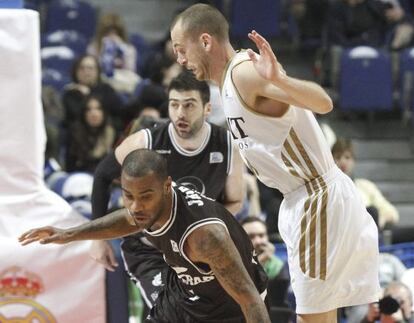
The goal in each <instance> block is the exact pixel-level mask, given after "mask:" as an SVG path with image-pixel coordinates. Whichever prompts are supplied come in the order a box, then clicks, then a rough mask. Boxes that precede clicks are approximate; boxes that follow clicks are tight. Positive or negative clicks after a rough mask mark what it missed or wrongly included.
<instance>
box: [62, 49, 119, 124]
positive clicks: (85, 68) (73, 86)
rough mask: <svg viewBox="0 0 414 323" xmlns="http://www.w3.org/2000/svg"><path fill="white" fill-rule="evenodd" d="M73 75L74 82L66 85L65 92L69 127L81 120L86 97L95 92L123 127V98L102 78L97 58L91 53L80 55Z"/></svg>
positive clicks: (73, 68)
mask: <svg viewBox="0 0 414 323" xmlns="http://www.w3.org/2000/svg"><path fill="white" fill-rule="evenodd" d="M71 76H72V83H70V84H68V85H66V86H65V91H64V93H63V106H64V109H65V124H66V126H67V127H68V128H69V127H70V126H71V125H72V124H73V123H74V122H75V121H77V120H80V117H81V114H82V110H83V105H84V100H85V98H86V97H87V96H88V95H90V94H94V95H98V96H100V97H101V98H102V103H103V106H104V109H105V110H106V111H108V113H109V115H110V116H111V118H112V121H113V122H114V125H115V126H116V127H117V128H121V129H122V128H123V124H122V122H121V111H122V109H121V108H122V103H121V99H120V98H119V96H118V94H117V93H116V92H115V90H114V89H113V88H112V87H111V86H110V85H109V84H107V83H105V82H103V81H102V80H101V70H100V67H99V64H98V61H97V59H96V58H95V57H93V56H91V55H84V56H81V57H79V58H78V59H77V60H76V61H75V63H74V64H73V67H72V73H71ZM121 129H119V130H121Z"/></svg>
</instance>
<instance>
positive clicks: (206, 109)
mask: <svg viewBox="0 0 414 323" xmlns="http://www.w3.org/2000/svg"><path fill="white" fill-rule="evenodd" d="M210 113H211V103H210V102H207V103H206V104H204V116H205V117H207V116H209V115H210Z"/></svg>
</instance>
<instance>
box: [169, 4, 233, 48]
mask: <svg viewBox="0 0 414 323" xmlns="http://www.w3.org/2000/svg"><path fill="white" fill-rule="evenodd" d="M178 22H180V23H181V24H182V26H183V28H184V31H185V33H186V34H187V35H189V36H190V37H192V38H193V39H194V38H197V37H198V36H200V35H201V34H202V33H208V34H210V35H211V36H213V37H215V38H216V39H217V40H218V41H220V42H224V41H228V39H229V24H228V22H227V20H226V18H225V17H224V16H223V14H222V13H221V12H220V11H219V10H217V9H216V8H214V7H212V6H210V5H207V4H202V3H198V4H195V5H192V6H191V7H188V8H187V9H186V10H184V11H183V12H181V13H180V14H179V15H177V16H176V17H175V19H174V21H173V23H172V24H171V30H172V29H173V28H174V27H175V26H176V25H177V23H178Z"/></svg>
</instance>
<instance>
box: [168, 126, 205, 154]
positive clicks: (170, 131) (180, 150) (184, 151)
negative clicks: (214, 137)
mask: <svg viewBox="0 0 414 323" xmlns="http://www.w3.org/2000/svg"><path fill="white" fill-rule="evenodd" d="M205 124H206V125H207V135H206V138H205V139H204V141H203V143H202V144H201V145H200V147H198V148H197V149H196V150H187V149H185V148H183V147H181V146H180V144H179V143H178V142H177V140H176V137H175V134H174V126H173V124H172V123H170V124H169V125H168V134H169V136H170V139H171V143H172V145H173V146H174V148H175V150H177V152H178V153H179V154H181V155H183V156H187V157H192V156H196V155H198V154H199V153H201V152H202V151H203V150H204V148H206V146H207V144H208V142H209V141H210V136H211V125H210V124H209V123H208V122H205Z"/></svg>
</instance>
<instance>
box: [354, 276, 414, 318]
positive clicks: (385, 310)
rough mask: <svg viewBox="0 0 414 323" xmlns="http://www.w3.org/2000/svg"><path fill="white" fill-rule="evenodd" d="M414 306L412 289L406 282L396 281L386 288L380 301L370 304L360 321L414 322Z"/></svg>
mask: <svg viewBox="0 0 414 323" xmlns="http://www.w3.org/2000/svg"><path fill="white" fill-rule="evenodd" d="M412 306H413V297H412V294H411V290H410V289H409V288H408V286H406V285H405V284H403V283H401V282H398V281H394V282H391V283H390V284H388V286H387V287H386V288H385V290H384V295H383V298H382V299H381V300H380V301H379V303H372V304H369V308H368V311H367V313H366V315H365V317H364V318H363V319H362V320H361V321H360V323H371V322H381V323H400V322H401V323H410V322H413V312H412ZM358 323H359V322H358Z"/></svg>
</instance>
